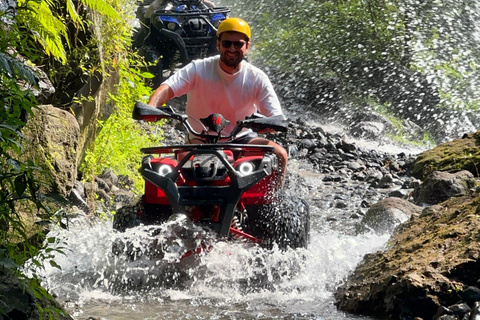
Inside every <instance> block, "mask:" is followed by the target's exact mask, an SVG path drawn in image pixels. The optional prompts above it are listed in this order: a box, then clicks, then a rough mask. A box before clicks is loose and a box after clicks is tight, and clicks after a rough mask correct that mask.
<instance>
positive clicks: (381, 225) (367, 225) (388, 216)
mask: <svg viewBox="0 0 480 320" xmlns="http://www.w3.org/2000/svg"><path fill="white" fill-rule="evenodd" d="M421 210H422V208H421V207H418V206H416V205H414V204H412V203H411V202H409V201H407V200H403V199H400V198H394V197H392V198H385V199H383V200H380V201H379V202H377V203H375V204H374V205H372V206H371V207H370V208H369V209H368V211H367V213H366V214H365V217H363V219H362V221H361V224H360V226H359V231H365V230H373V231H375V232H376V233H378V234H385V233H391V232H392V231H393V229H394V228H395V227H396V226H397V225H399V224H400V223H403V222H405V221H407V220H408V219H409V218H410V217H412V216H413V215H418V214H420V212H421Z"/></svg>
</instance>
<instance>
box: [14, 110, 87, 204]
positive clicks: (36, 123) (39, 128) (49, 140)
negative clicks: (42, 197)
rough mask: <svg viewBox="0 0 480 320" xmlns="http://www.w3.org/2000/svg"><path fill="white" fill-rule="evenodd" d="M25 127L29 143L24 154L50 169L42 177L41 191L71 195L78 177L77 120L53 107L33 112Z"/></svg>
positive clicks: (78, 130) (78, 131) (24, 130)
mask: <svg viewBox="0 0 480 320" xmlns="http://www.w3.org/2000/svg"><path fill="white" fill-rule="evenodd" d="M33 113H34V116H33V117H29V119H28V121H27V125H26V126H25V127H24V128H23V134H24V135H25V137H26V139H27V141H28V143H25V146H26V149H25V152H24V155H25V156H26V157H27V158H28V159H36V160H37V161H38V164H39V165H40V166H41V167H42V168H44V170H48V171H46V172H43V173H42V174H41V178H42V179H43V180H42V181H41V182H42V186H43V189H42V190H41V192H44V193H57V194H60V195H62V196H64V197H66V196H68V195H69V193H70V191H71V190H72V188H73V185H74V183H75V180H76V178H77V162H76V159H77V150H78V146H79V142H78V141H79V135H80V129H79V126H78V123H77V121H76V119H75V117H74V116H73V115H72V114H71V113H69V112H67V111H64V110H61V109H58V108H55V107H54V106H52V105H42V106H38V108H34V109H33Z"/></svg>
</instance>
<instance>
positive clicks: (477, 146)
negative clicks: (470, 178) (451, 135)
mask: <svg viewBox="0 0 480 320" xmlns="http://www.w3.org/2000/svg"><path fill="white" fill-rule="evenodd" d="M479 163H480V131H477V132H475V133H471V134H467V135H465V136H464V137H463V138H462V139H456V140H453V141H450V142H446V143H443V144H440V145H438V146H437V147H435V148H433V149H431V150H427V151H424V152H422V153H420V154H419V155H418V157H417V158H416V160H415V164H414V166H413V176H415V177H416V178H418V179H424V178H425V177H427V176H428V175H429V174H431V173H432V172H434V171H447V172H456V171H459V170H467V171H470V172H471V173H472V174H473V175H475V176H479V172H480V171H479V166H478V164H479Z"/></svg>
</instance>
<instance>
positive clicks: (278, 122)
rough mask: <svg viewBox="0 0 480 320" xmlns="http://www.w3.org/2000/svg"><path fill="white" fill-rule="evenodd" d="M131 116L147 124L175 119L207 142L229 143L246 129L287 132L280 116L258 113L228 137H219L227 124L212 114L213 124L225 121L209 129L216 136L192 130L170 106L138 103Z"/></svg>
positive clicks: (186, 118) (184, 115)
mask: <svg viewBox="0 0 480 320" xmlns="http://www.w3.org/2000/svg"><path fill="white" fill-rule="evenodd" d="M132 116H133V119H135V120H144V121H148V122H155V121H158V120H161V119H175V120H178V121H180V122H181V123H182V124H183V125H184V126H185V128H186V129H187V131H188V132H189V133H191V134H193V135H195V136H197V137H199V138H204V139H207V140H210V139H212V138H216V140H218V139H220V138H222V139H227V140H228V141H231V140H233V139H234V138H235V136H236V135H237V134H238V133H239V132H240V131H242V129H243V128H248V129H251V130H253V131H255V132H259V131H261V130H265V129H273V130H275V131H281V132H286V131H287V130H288V124H287V121H286V120H285V118H284V117H283V116H282V115H278V116H272V117H266V116H264V115H262V114H260V113H254V114H252V115H251V116H250V117H246V118H245V120H239V121H237V125H236V126H235V128H234V129H233V130H232V132H231V133H230V134H229V135H228V136H223V135H221V131H222V129H223V128H224V127H225V126H226V125H228V123H229V122H228V121H226V120H225V119H224V118H223V116H222V115H220V114H212V115H210V116H209V117H214V119H215V121H214V122H215V124H217V123H219V119H217V118H218V117H220V118H221V119H223V120H222V121H225V124H224V125H223V126H222V127H220V128H215V129H213V128H212V127H209V129H210V130H212V131H215V132H217V133H218V135H212V134H209V133H208V130H205V131H204V132H202V133H200V132H197V131H195V129H193V127H192V126H191V125H190V123H189V122H188V116H187V115H186V114H182V113H178V112H177V111H176V110H175V109H174V108H172V107H170V106H167V107H161V108H156V107H152V106H150V105H148V104H145V103H143V102H140V101H138V102H137V103H136V104H135V107H134V109H133V115H132ZM205 119H208V118H205ZM205 119H198V120H202V122H203V124H206V123H207V122H205V121H204V120H205ZM205 129H207V128H205Z"/></svg>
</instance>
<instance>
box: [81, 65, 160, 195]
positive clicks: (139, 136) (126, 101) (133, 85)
mask: <svg viewBox="0 0 480 320" xmlns="http://www.w3.org/2000/svg"><path fill="white" fill-rule="evenodd" d="M136 59H139V58H138V57H136ZM145 76H148V75H144V74H142V73H140V72H138V71H136V69H133V68H132V69H130V68H129V67H127V66H124V67H121V68H120V77H121V79H122V80H121V82H120V85H119V87H118V92H117V93H116V94H114V95H111V97H110V98H111V100H112V103H115V106H116V112H115V113H114V114H113V115H111V116H110V117H109V118H108V120H106V121H104V122H100V123H99V128H100V132H99V133H98V135H97V137H96V139H95V145H94V147H93V148H92V149H91V150H89V151H88V152H87V154H86V157H85V161H84V163H83V164H82V168H81V170H82V171H83V172H84V174H85V176H86V179H87V180H89V181H93V177H94V176H96V175H98V174H100V173H102V172H103V171H104V170H105V169H111V170H112V171H113V172H114V173H115V174H117V175H126V176H128V177H129V178H131V179H132V180H133V181H134V188H135V190H134V191H135V192H137V193H138V192H140V191H141V190H142V184H143V180H142V178H141V177H140V176H139V174H138V167H139V165H140V162H141V159H142V154H141V153H140V148H142V147H147V146H152V145H157V144H159V143H160V141H161V140H162V136H163V135H162V131H161V130H160V129H159V128H158V130H157V134H156V135H152V134H151V133H148V132H146V131H145V130H143V129H142V128H141V127H140V126H139V124H138V123H136V122H135V121H134V120H133V119H132V116H131V114H132V108H133V105H134V102H135V101H137V100H142V99H143V100H145V98H146V97H148V96H149V95H150V94H151V89H150V88H148V87H146V86H145V85H144V82H145V80H144V78H145ZM150 129H151V127H150Z"/></svg>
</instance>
